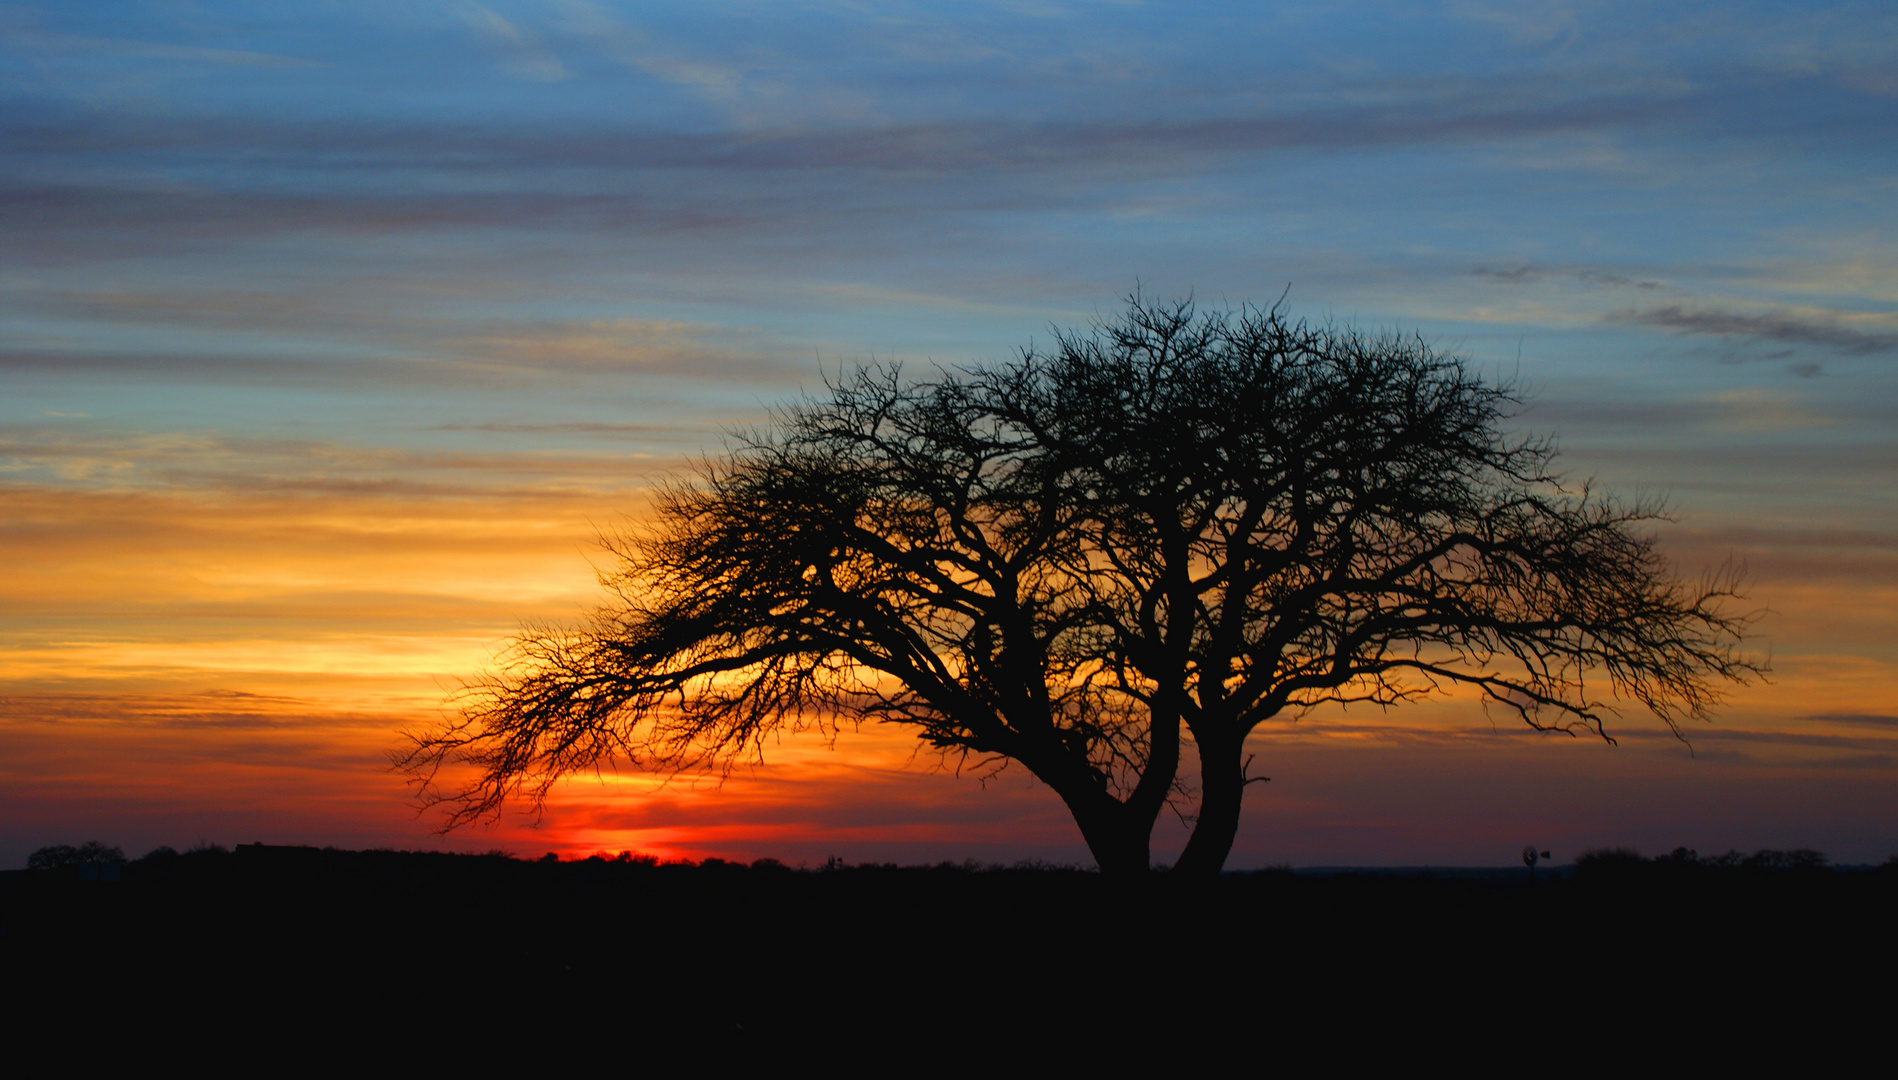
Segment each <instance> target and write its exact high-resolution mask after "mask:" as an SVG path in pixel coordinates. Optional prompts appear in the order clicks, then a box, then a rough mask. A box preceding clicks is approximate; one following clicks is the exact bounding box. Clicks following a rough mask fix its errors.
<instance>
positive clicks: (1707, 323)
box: [1606, 304, 1898, 356]
mask: <svg viewBox="0 0 1898 1080" xmlns="http://www.w3.org/2000/svg"><path fill="white" fill-rule="evenodd" d="M1606 321H1608V322H1614V323H1622V324H1626V325H1631V326H1652V327H1655V328H1657V329H1661V330H1672V331H1674V332H1676V333H1680V334H1689V335H1704V336H1710V337H1721V338H1733V339H1740V340H1751V341H1770V342H1778V343H1781V344H1786V345H1811V346H1816V347H1819V348H1823V349H1830V350H1832V351H1833V352H1837V353H1841V354H1843V355H1846V356H1880V355H1884V354H1887V353H1893V352H1898V331H1893V330H1860V329H1857V328H1856V327H1852V326H1849V325H1846V324H1845V323H1844V321H1843V318H1842V317H1839V316H1833V317H1831V318H1818V317H1814V316H1811V315H1806V314H1801V313H1795V312H1786V311H1776V312H1768V313H1765V314H1759V315H1750V314H1743V313H1740V312H1734V311H1722V310H1719V309H1714V308H1690V307H1686V306H1683V305H1679V304H1669V305H1667V306H1666V307H1658V308H1650V309H1647V310H1641V311H1623V312H1617V313H1615V314H1612V315H1609V316H1607V320H1606Z"/></svg>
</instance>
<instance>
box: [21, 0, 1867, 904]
mask: <svg viewBox="0 0 1898 1080" xmlns="http://www.w3.org/2000/svg"><path fill="white" fill-rule="evenodd" d="M1895 166H1898V11H1895V10H1894V9H1893V8H1892V7H1891V5H1889V4H1885V3H1864V4H1850V3H1841V4H1814V3H1798V4H1792V3H1785V4H1764V3H1738V2H1723V3H1717V4H1716V3H1704V4H1696V3H1680V4H1667V5H1654V4H1644V3H1589V2H1573V3H1569V2H1549V3H1537V2H1534V0H1523V2H1510V3H1488V2H1481V0H1469V2H1452V3H1442V4H1427V3H1328V4H1315V3H1279V4H1274V3H1258V4H1241V3H1225V4H1201V3H1167V4H1147V3H1135V2H1126V3H1067V2H1046V3H1036V2H1021V3H990V4H985V3H967V4H943V3H887V4H885V3H810V4H801V3H773V4H762V3H717V2H696V3H691V4H667V3H653V2H646V3H638V4H631V3H624V4H613V3H605V2H591V0H521V2H514V3H501V2H494V3H485V4H484V3H477V2H474V0H417V2H414V3H407V4H399V5H395V4H386V3H369V2H366V0H365V2H356V0H327V2H315V0H311V2H301V3H299V2H278V3H264V4H259V3H254V2H243V3H238V2H166V0H151V2H142V3H119V2H111V0H99V2H93V3H87V4H71V3H52V2H37V0H29V2H12V3H5V4H0V866H18V865H22V864H23V862H24V859H25V857H26V854H27V853H28V852H30V851H31V850H33V849H34V848H36V847H39V846H41V845H44V844H52V843H78V842H81V841H83V840H87V839H94V838H96V839H100V840H103V841H105V842H107V843H115V844H119V845H121V846H122V847H124V848H125V849H126V850H127V851H128V852H129V853H132V854H134V855H135V854H138V853H139V852H142V851H144V850H146V849H149V848H150V847H153V846H156V845H159V844H169V845H171V846H173V847H178V848H184V847H187V846H189V845H192V844H195V843H207V842H208V843H222V844H226V845H229V844H233V843H240V842H252V841H263V842H268V843H310V844H335V845H337V846H342V847H397V848H440V849H449V850H488V849H503V850H508V851H513V852H515V853H517V854H523V855H529V854H538V853H540V852H543V851H556V852H561V853H564V854H569V855H578V854H586V853H590V852H593V851H609V852H612V851H619V850H633V851H640V852H648V853H652V854H655V855H659V856H661V857H664V858H703V857H706V856H712V855H717V856H722V857H726V858H744V859H750V858H758V857H764V856H771V857H777V858H781V859H784V860H785V861H787V862H792V863H796V862H799V861H809V862H818V861H821V860H823V859H825V858H827V857H829V856H833V855H834V856H838V857H842V858H845V859H848V860H850V861H853V862H854V861H863V860H885V861H896V862H904V863H915V862H933V861H937V860H940V859H956V860H961V859H977V860H981V861H987V862H1011V861H1015V860H1020V859H1042V860H1047V861H1052V862H1065V863H1076V864H1085V863H1087V862H1088V857H1087V853H1086V849H1085V847H1084V846H1083V845H1082V843H1081V841H1080V837H1079V833H1078V831H1077V830H1076V829H1075V828H1074V826H1073V825H1072V823H1071V821H1070V820H1069V819H1068V817H1067V814H1066V812H1065V810H1064V809H1063V808H1062V806H1061V804H1060V802H1059V800H1058V799H1056V798H1055V797H1054V796H1053V795H1052V794H1051V793H1049V792H1048V791H1047V790H1046V789H1043V788H1040V787H1038V786H1037V785H1036V784H1035V783H1034V782H1033V780H1032V778H1030V777H1028V776H1026V774H1025V773H1024V772H1022V771H1021V770H1014V771H1009V772H1004V773H1003V774H1002V775H1000V776H998V777H995V778H991V779H987V780H981V779H978V778H974V777H969V776H957V775H954V773H953V772H948V771H944V770H943V769H942V768H941V767H939V765H938V764H937V763H936V762H935V760H934V759H933V758H931V757H929V756H928V755H927V754H919V753H918V752H917V744H916V742H915V740H914V739H913V738H912V737H911V736H910V735H909V734H908V733H906V732H904V731H902V730H900V729H891V728H866V729H864V730H862V731H859V732H845V733H844V734H843V735H841V736H840V737H838V738H837V739H836V740H835V741H834V742H833V743H826V742H824V741H822V740H820V739H817V738H815V737H809V736H804V737H789V738H786V739H785V740H783V741H782V742H781V743H780V744H779V745H777V746H775V747H773V748H771V752H769V753H768V754H767V756H766V761H765V763H764V764H762V765H760V766H756V767H752V768H746V769H741V770H739V771H738V772H737V773H735V774H734V775H732V776H731V777H730V778H728V779H726V780H725V781H723V782H722V783H716V782H708V781H703V780H699V781H694V780H692V779H690V778H685V779H674V780H671V781H669V782H668V781H667V780H666V779H665V778H662V777H654V776H650V775H644V774H639V773H634V772H614V771H611V770H608V771H606V772H604V773H602V774H601V775H600V776H597V777H596V776H591V775H589V776H585V777H580V778H576V779H575V780H573V781H571V782H569V783H568V784H566V785H564V786H563V787H562V788H561V789H560V791H559V792H557V794H556V796H555V798H554V799H553V800H552V801H551V802H550V803H549V805H548V806H547V807H546V809H545V812H544V814H543V815H541V816H540V817H538V818H535V817H534V816H532V815H524V814H518V813H510V814H508V815H507V816H505V817H504V818H503V819H502V820H501V821H499V822H497V823H496V824H494V825H493V826H490V827H482V828H471V829H465V830H461V831H458V832H455V833H451V834H448V835H445V836H444V835H438V834H437V833H436V832H435V826H436V825H437V824H438V822H437V821H436V820H435V819H433V818H431V817H430V816H428V815H427V814H422V813H420V812H419V811H418V808H417V806H416V805H415V803H414V802H413V800H412V799H411V797H410V795H409V793H408V791H407V789H406V788H405V786H404V783H403V779H402V777H401V776H400V775H398V774H396V773H393V772H391V771H390V769H389V764H388V761H389V758H388V755H389V752H390V751H391V750H392V749H395V748H396V747H398V746H399V745H400V739H401V735H400V733H401V732H402V731H403V730H407V729H416V728H420V727H425V726H427V725H428V724H429V723H431V722H433V721H434V720H436V719H437V718H439V717H440V716H441V715H442V710H443V709H444V708H445V704H444V702H445V699H446V698H447V696H448V694H449V692H450V691H452V689H453V688H454V687H455V686H456V685H457V680H459V679H464V678H468V677H471V676H473V675H475V674H476V673H478V672H479V671H481V670H482V669H483V667H484V665H486V664H488V663H489V662H490V661H491V660H492V658H493V657H494V655H495V653H496V650H497V649H498V648H500V647H501V646H502V645H503V644H505V642H506V640H507V638H508V636H509V635H510V634H512V633H514V632H516V631H517V630H518V629H519V628H520V627H521V626H522V625H524V624H527V623H531V622H535V621H545V622H555V623H558V622H563V621H571V620H575V619H578V618H580V617H581V616H582V615H583V614H584V613H585V612H586V611H587V610H588V608H589V607H590V606H591V605H592V604H593V603H594V602H595V601H596V600H597V599H598V598H599V596H600V592H599V587H598V585H597V582H596V577H595V575H596V573H597V572H598V570H600V569H603V568H604V567H605V566H606V565H607V564H606V563H605V561H604V560H605V559H606V556H605V554H604V552H602V551H601V549H600V548H599V547H598V545H597V543H596V539H597V537H598V536H599V535H601V533H602V532H604V531H610V530H612V529H615V528H617V527H619V526H620V525H622V524H623V523H626V522H629V521H633V522H636V521H638V520H640V516H641V514H642V513H644V512H645V508H646V507H647V506H648V497H649V493H650V491H651V490H652V488H653V485H654V484H655V483H657V482H659V481H661V480H663V479H665V478H667V477H679V476H683V475H689V472H690V469H691V467H692V463H693V462H694V461H695V460H697V459H698V458H700V457H701V456H702V455H708V454H709V455H716V454H718V453H719V452H720V449H721V447H722V446H723V445H724V441H723V440H724V439H725V438H726V437H727V435H728V433H730V432H732V431H734V430H737V429H742V428H744V427H746V426H748V425H756V424H760V423H766V422H768V413H769V410H770V408H771V406H772V405H773V404H774V403H777V402H780V401H783V400H786V399H787V398H791V397H794V396H796V395H798V394H799V393H802V392H808V391H810V390H812V389H814V388H818V389H821V386H822V379H823V372H825V371H827V370H828V371H836V370H838V369H839V368H844V367H848V366H849V365H852V364H857V363H864V362H869V361H888V360H895V361H900V362H902V363H903V364H905V365H907V366H910V367H911V368H912V369H914V370H924V371H926V370H929V368H930V365H932V364H940V365H965V364H972V363H980V362H982V361H984V360H998V359H1006V358H1008V357H1009V356H1011V355H1012V354H1014V353H1015V352H1016V350H1019V349H1021V348H1022V347H1024V346H1027V345H1030V344H1032V343H1037V342H1040V343H1046V342H1047V341H1048V340H1049V339H1050V338H1051V336H1052V333H1053V329H1054V328H1061V327H1067V328H1074V327H1085V326H1086V325H1088V323H1089V322H1090V321H1091V320H1096V319H1100V318H1104V317H1111V316H1112V315H1113V314H1114V313H1115V312H1116V311H1117V310H1118V309H1119V308H1120V307H1121V306H1122V305H1123V303H1124V299H1125V297H1127V296H1128V294H1130V293H1132V292H1134V291H1135V290H1140V291H1142V292H1143V293H1144V294H1146V295H1148V296H1150V297H1161V298H1176V297H1185V296H1188V295H1191V296H1192V297H1194V298H1196V299H1197V300H1198V302H1200V303H1201V304H1202V305H1210V306H1223V305H1237V304H1242V303H1247V302H1252V303H1261V304H1269V303H1271V302H1272V301H1274V300H1277V299H1278V298H1279V297H1280V296H1282V295H1283V296H1284V297H1285V298H1286V303H1287V305H1288V307H1289V309H1290V310H1291V311H1292V312H1293V313H1294V314H1296V315H1299V316H1303V317H1307V318H1311V319H1314V320H1327V319H1328V320H1334V321H1337V322H1342V323H1350V324H1353V325H1356V326H1359V327H1363V328H1366V329H1370V330H1396V331H1401V332H1405V333H1410V332H1414V333H1417V334H1420V335H1422V336H1423V337H1424V338H1425V339H1426V340H1427V341H1429V342H1431V343H1432V344H1433V345H1434V346H1435V347H1437V348H1439V349H1442V350H1444V351H1447V352H1453V353H1456V354H1459V355H1461V356H1463V357H1465V358H1466V359H1467V360H1468V361H1469V363H1470V364H1471V365H1472V367H1473V368H1474V369H1476V370H1478V371H1481V372H1483V373H1484V374H1485V375H1486V376H1487V377H1492V378H1496V379H1511V380H1514V381H1515V382H1516V383H1517V384H1518V385H1519V386H1521V387H1522V388H1523V390H1524V392H1525V394H1526V396H1527V398H1528V401H1529V406H1528V408H1527V409H1526V411H1525V412H1524V413H1523V414H1522V415H1521V416H1520V417H1518V418H1516V420H1515V421H1514V423H1516V424H1517V425H1519V426H1520V428H1521V429H1522V430H1523V431H1535V432H1542V433H1549V434H1553V435H1555V436H1556V437H1557V439H1558V440H1559V444H1560V446H1561V447H1562V457H1561V459H1560V460H1561V462H1562V463H1563V466H1564V467H1565V468H1566V469H1567V470H1568V472H1569V474H1570V475H1571V476H1572V477H1574V478H1576V479H1577V480H1580V479H1587V478H1592V480H1593V483H1594V484H1595V486H1596V488H1597V489H1598V490H1603V491H1609V492H1614V493H1617V494H1619V495H1622V496H1624V497H1630V498H1632V497H1637V496H1654V497H1664V498H1666V499H1667V500H1668V502H1669V505H1670V506H1671V507H1672V508H1673V511H1674V514H1675V521H1674V522H1673V523H1672V524H1669V525H1665V526H1663V527H1661V533H1660V535H1661V543H1662V547H1663V550H1664V551H1665V552H1666V553H1667V554H1668V556H1669V557H1670V558H1672V559H1674V560H1676V562H1677V563H1678V565H1679V566H1680V568H1681V572H1682V573H1683V574H1684V575H1685V576H1687V577H1689V578H1690V579H1691V578H1694V577H1696V576H1697V575H1698V574H1700V573H1701V572H1702V571H1703V570H1704V569H1705V568H1708V567H1714V566H1718V565H1720V564H1721V563H1722V562H1723V561H1725V560H1728V559H1732V560H1735V561H1736V562H1740V563H1743V564H1744V565H1745V566H1746V567H1747V571H1748V577H1747V581H1748V586H1747V588H1748V593H1749V597H1750V600H1749V603H1750V604H1751V605H1752V607H1753V608H1754V609H1757V610H1758V611H1759V612H1760V618H1759V620H1758V621H1757V623H1756V624H1755V630H1756V632H1757V634H1758V637H1757V639H1756V640H1754V641H1752V642H1750V643H1749V647H1750V648H1751V649H1753V650H1755V651H1756V652H1757V653H1758V654H1760V655H1761V656H1767V657H1770V661H1771V665H1772V675H1771V677H1770V682H1766V683H1755V684H1753V685H1751V686H1746V687H1739V688H1735V689H1734V690H1733V691H1732V692H1731V693H1730V695H1729V696H1728V699H1727V701H1726V702H1725V703H1724V704H1723V705H1722V706H1721V707H1720V709H1719V710H1718V712H1717V714H1716V715H1715V717H1714V718H1713V719H1712V721H1711V722H1709V723H1706V724H1694V725H1690V726H1689V727H1688V728H1686V729H1685V731H1684V734H1685V735H1686V738H1685V739H1684V740H1683V739H1679V738H1676V737H1674V735H1673V734H1672V733H1671V732H1670V731H1669V730H1668V729H1667V727H1666V726H1665V725H1664V724H1662V723H1661V722H1660V721H1659V720H1657V719H1655V718H1653V717H1651V716H1646V715H1643V714H1641V713H1639V712H1638V711H1629V712H1628V713H1627V714H1626V715H1624V716H1623V717H1622V718H1621V719H1619V720H1618V721H1616V722H1615V723H1614V724H1613V725H1612V727H1611V731H1612V733H1613V734H1614V735H1615V736H1616V737H1617V739H1618V742H1617V744H1616V745H1608V744H1607V743H1604V742H1602V741H1600V740H1590V739H1571V738H1567V737H1564V736H1559V735H1556V736H1551V735H1539V734H1537V733H1534V732H1530V731H1527V730H1525V729H1522V728H1521V727H1520V725H1519V724H1518V725H1511V724H1510V723H1509V722H1508V721H1507V719H1506V718H1504V717H1500V716H1490V715H1487V714H1485V713H1484V712H1483V710H1482V709H1481V708H1480V706H1479V705H1478V704H1476V703H1475V702H1473V701H1470V700H1467V699H1456V698H1446V699H1440V700H1438V701H1435V702H1432V703H1428V704H1424V705H1418V706H1412V707H1406V708H1402V709H1396V710H1392V711H1389V712H1379V711H1376V710H1353V711H1346V712H1334V713H1325V714H1313V715H1311V716H1307V717H1304V718H1302V719H1299V720H1297V721H1296V722H1294V721H1292V720H1290V719H1289V718H1288V719H1286V720H1283V721H1274V722H1273V723H1271V724H1269V725H1267V728H1268V730H1263V731H1262V732H1261V733H1260V735H1259V736H1258V737H1257V739H1256V740H1255V741H1256V744H1257V745H1256V748H1255V749H1256V751H1257V753H1258V760H1259V762H1260V763H1261V766H1262V767H1260V768H1258V769H1257V770H1256V771H1260V772H1264V773H1265V774H1267V775H1270V776H1271V777H1272V782H1271V783H1270V784H1266V785H1261V786H1259V787H1255V788H1253V789H1251V793H1250V794H1249V796H1248V799H1249V801H1248V806H1247V811H1246V816H1245V820H1244V823H1243V825H1242V830H1241V835H1240V838H1239V841H1238V844H1237V845H1236V846H1235V849H1234V854H1233V858H1232V861H1231V863H1230V865H1231V866H1234V867H1249V866H1266V865H1279V864H1291V865H1297V866H1319V865H1422V864H1436V865H1446V864H1457V865H1495V864H1503V863H1507V862H1510V861H1513V860H1514V859H1515V857H1516V853H1517V852H1519V851H1520V850H1521V849H1522V846H1523V845H1524V844H1530V843H1533V844H1537V845H1539V846H1541V847H1543V848H1545V849H1551V850H1552V851H1553V852H1554V855H1555V858H1556V859H1557V860H1558V861H1564V860H1566V859H1569V858H1573V857H1574V855H1575V854H1577V853H1578V852H1580V851H1581V850H1584V849H1586V848H1590V847H1596V846H1605V845H1631V846H1635V847H1639V848H1641V849H1643V850H1647V851H1658V850H1667V849H1671V848H1673V847H1675V846H1677V845H1684V846H1688V847H1692V848H1695V849H1697V850H1699V851H1701V852H1703V853H1711V852H1719V851H1725V850H1727V849H1730V848H1739V849H1747V850H1751V849H1754V848H1760V847H1781V848H1787V847H1811V848H1816V849H1819V850H1821V851H1824V852H1826V853H1827V854H1828V855H1830V856H1831V857H1832V858H1833V859H1834V860H1835V861H1839V862H1848V863H1849V862H1876V861H1882V860H1883V859H1885V858H1886V857H1887V856H1889V855H1892V854H1893V853H1895V852H1898V706H1895V705H1894V704H1893V702H1894V701H1895V700H1898V425H1894V421H1893V417H1895V416H1898V210H1894V208H1898V167H1895ZM1184 836H1185V832H1184V829H1183V828H1182V827H1180V825H1179V823H1178V822H1176V821H1171V820H1167V821H1163V822H1162V826H1161V828H1160V829H1159V831H1158V832H1157V834H1156V857H1157V858H1160V859H1162V860H1164V859H1166V858H1168V857H1169V855H1168V853H1169V852H1177V850H1178V848H1179V846H1180V845H1181V844H1182V843H1183V841H1184Z"/></svg>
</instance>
